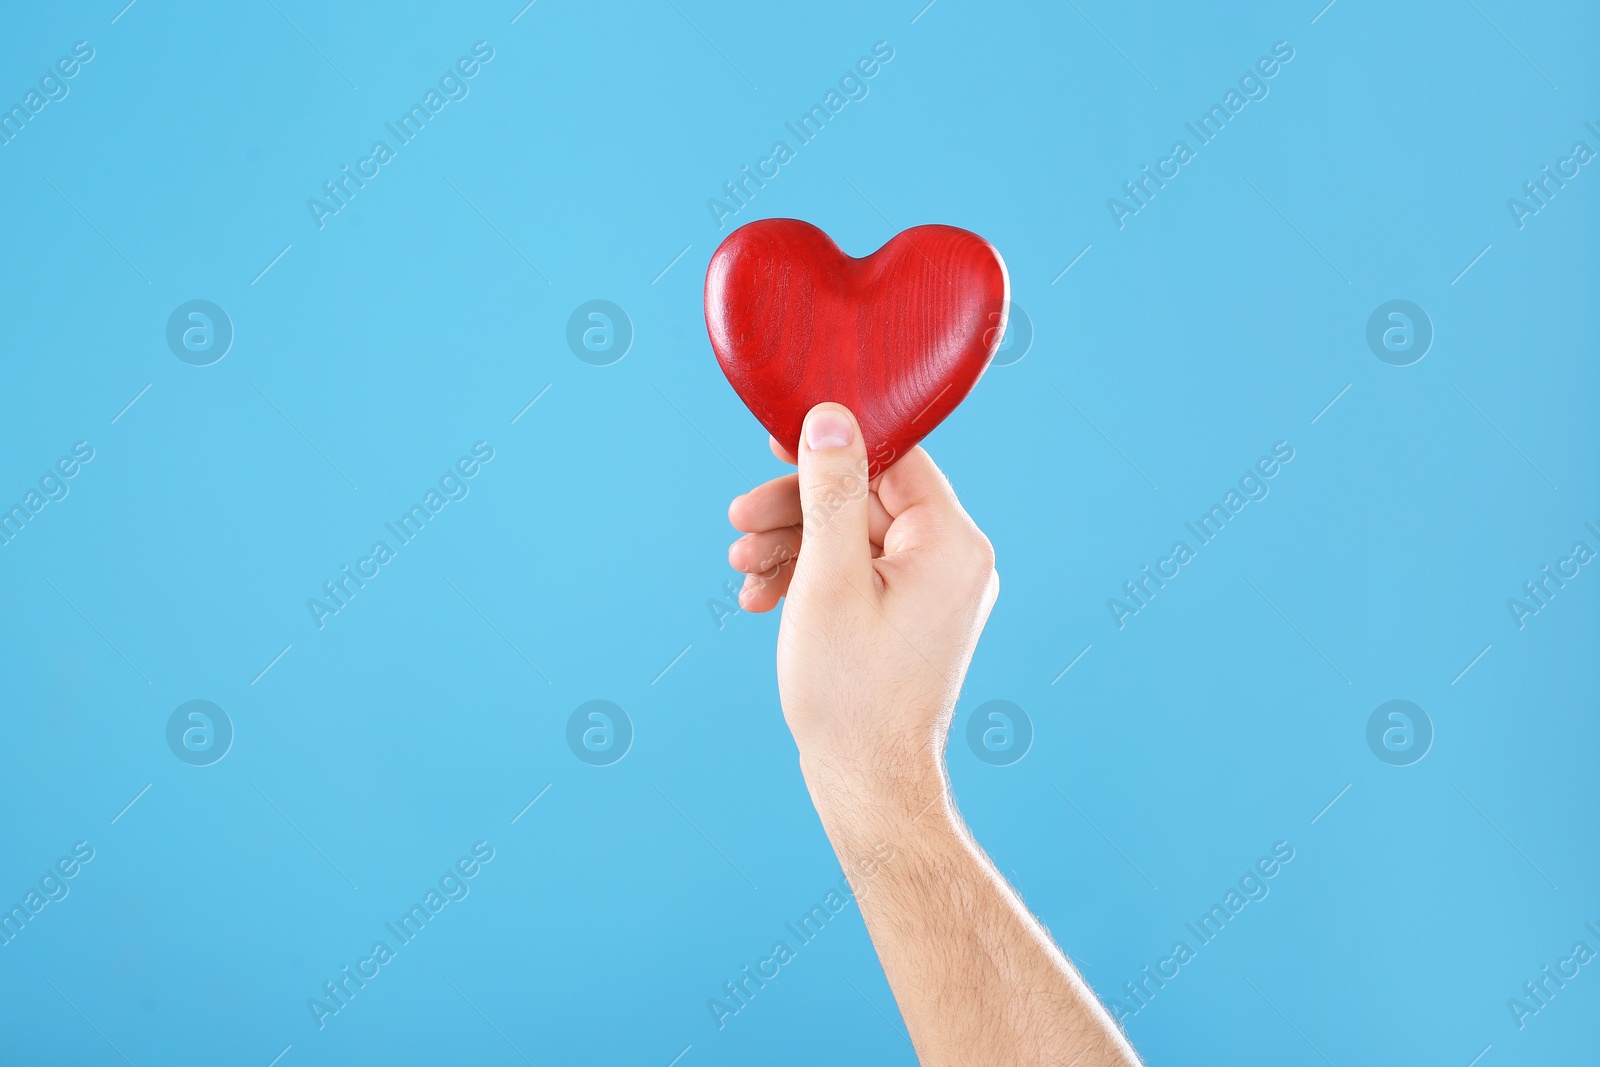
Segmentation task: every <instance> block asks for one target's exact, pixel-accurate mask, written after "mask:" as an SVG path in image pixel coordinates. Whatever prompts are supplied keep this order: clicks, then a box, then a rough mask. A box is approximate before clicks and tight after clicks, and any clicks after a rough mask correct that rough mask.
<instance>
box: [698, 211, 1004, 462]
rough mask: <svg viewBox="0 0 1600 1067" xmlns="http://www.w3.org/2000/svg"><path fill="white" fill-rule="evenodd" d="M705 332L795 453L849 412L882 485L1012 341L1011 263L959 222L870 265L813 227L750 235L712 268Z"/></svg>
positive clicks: (755, 409)
mask: <svg viewBox="0 0 1600 1067" xmlns="http://www.w3.org/2000/svg"><path fill="white" fill-rule="evenodd" d="M705 302H706V329H707V331H708V332H709V333H710V335H711V347H712V349H713V350H715V352H716V353H717V362H719V363H720V364H722V372H723V373H724V374H726V375H727V376H728V381H729V382H730V383H732V385H733V388H734V391H735V392H737V393H738V394H739V398H740V399H741V400H743V401H744V402H745V405H746V406H747V407H749V409H750V411H751V413H752V414H754V415H755V417H756V418H757V419H759V420H760V422H761V425H763V426H765V427H766V428H767V430H768V432H769V433H771V434H772V436H773V437H775V438H777V439H778V442H779V443H780V444H782V445H783V446H784V447H785V448H787V449H788V450H789V452H790V454H791V455H798V454H799V452H798V446H799V443H800V429H801V425H802V423H803V422H804V421H805V416H806V412H808V411H810V410H811V408H812V407H813V406H815V405H817V404H820V403H822V402H823V401H828V400H831V401H834V402H836V403H840V404H843V405H845V406H846V407H848V408H849V409H850V410H851V411H852V412H854V413H855V416H856V419H857V421H858V422H860V424H861V431H862V435H863V436H864V438H865V440H866V445H867V457H868V472H869V474H870V475H871V476H873V477H876V476H877V474H878V473H879V472H880V471H882V470H883V469H884V468H886V467H888V466H889V465H890V464H892V463H893V462H894V461H895V460H896V459H898V458H899V457H900V456H903V455H905V454H906V453H907V452H908V451H910V450H911V449H912V448H914V447H915V446H916V444H917V442H919V441H921V440H922V439H923V438H924V437H926V436H927V435H928V434H929V433H930V432H931V431H932V430H933V428H934V427H935V426H937V425H939V423H941V422H943V421H944V418H945V416H947V415H949V414H950V412H952V411H954V410H955V408H956V405H957V404H959V403H961V401H962V400H964V399H966V396H967V394H968V393H969V392H971V391H972V387H973V386H974V385H976V384H977V381H978V378H979V377H980V376H982V374H983V371H984V368H986V367H987V366H988V365H989V360H990V359H992V358H993V357H994V353H995V350H996V349H998V348H999V347H1000V341H1001V338H1002V337H1003V335H1004V332H1005V323H1006V315H1007V312H1008V310H1009V302H1010V282H1009V280H1008V279H1007V277H1006V266H1005V263H1004V261H1002V260H1001V258H1000V253H999V252H996V251H995V249H994V246H992V245H991V244H989V242H988V241H985V240H984V239H983V238H982V237H979V236H978V235H977V234H975V233H970V232H968V231H966V230H961V229H957V228H956V227H954V226H915V227H913V228H911V229H909V230H905V231H903V232H901V233H898V234H896V235H895V236H894V237H893V238H891V239H890V241H889V243H888V244H886V245H884V246H883V247H882V248H880V249H878V250H877V251H876V252H874V253H872V255H870V256H867V257H865V258H864V259H855V258H853V257H851V256H847V255H845V253H844V252H843V251H841V250H840V248H839V246H838V245H836V244H834V243H833V239H832V238H830V237H829V236H828V235H827V234H825V233H823V232H822V231H821V230H819V229H817V227H815V226H813V225H811V224H810V223H809V222H801V221H799V220H798V219H765V220H763V221H760V222H752V223H750V224H749V225H747V226H741V227H740V228H739V229H737V230H735V231H734V232H733V233H731V234H729V235H728V238H727V240H725V241H723V242H722V246H721V247H720V248H718V249H717V251H716V254H715V255H713V256H712V257H711V266H710V268H709V269H707V271H706V295H705Z"/></svg>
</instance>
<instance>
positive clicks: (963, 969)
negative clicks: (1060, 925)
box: [802, 758, 1138, 1067]
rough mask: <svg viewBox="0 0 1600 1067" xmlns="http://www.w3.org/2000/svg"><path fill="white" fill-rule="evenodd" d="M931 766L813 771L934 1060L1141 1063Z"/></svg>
mask: <svg viewBox="0 0 1600 1067" xmlns="http://www.w3.org/2000/svg"><path fill="white" fill-rule="evenodd" d="M922 762H924V763H925V764H926V767H924V768H922V769H904V768H903V769H902V772H901V773H900V774H898V775H897V776H896V779H895V780H894V781H892V782H886V781H884V780H883V779H882V777H881V776H874V775H872V774H869V773H866V771H865V769H864V768H862V767H860V766H858V765H856V764H855V762H854V761H853V760H850V761H847V760H829V759H826V758H813V759H809V760H802V768H803V770H804V772H805V776H806V781H807V785H808V787H809V788H810V791H811V796H812V800H813V803H815V805H816V808H817V812H818V814H819V815H820V816H821V818H822V823H823V826H824V828H825V829H826V830H827V833H828V837H829V839H830V840H831V841H832V842H833V846H834V850H835V851H836V852H837V853H838V856H839V860H840V863H841V864H842V865H843V867H844V869H845V872H846V873H847V874H848V875H849V877H850V879H851V883H852V886H853V887H854V889H855V892H856V899H857V902H858V903H859V905H860V908H861V914H862V917H863V918H864V919H865V920H866V924H867V930H868V932H869V933H870V934H871V936H872V941H873V944H874V946H875V947H876V948H877V951H878V957H879V959H880V960H881V961H882V964H883V970H884V974H885V975H886V976H887V978H888V980H889V986H890V988H891V989H892V990H893V991H894V995H895V1000H896V1001H897V1003H898V1004H899V1006H900V1013H901V1016H902V1017H903V1018H904V1019H905V1021H906V1026H907V1028H908V1029H909V1030H910V1033H911V1039H912V1042H913V1043H914V1044H915V1046H916V1049H917V1054H918V1056H919V1057H920V1058H921V1061H922V1063H923V1064H924V1067H934V1065H945V1064H952V1065H954V1064H960V1065H969V1064H991V1063H993V1064H1000V1063H1004V1064H1073V1065H1077V1067H1108V1065H1119V1067H1121V1065H1127V1064H1137V1063H1138V1060H1137V1058H1136V1057H1135V1055H1134V1052H1133V1050H1132V1048H1131V1046H1129V1045H1128V1043H1127V1041H1126V1039H1125V1038H1124V1037H1123V1036H1122V1034H1121V1032H1120V1031H1119V1030H1118V1029H1117V1027H1116V1025H1115V1023H1113V1022H1112V1020H1111V1018H1110V1016H1109V1015H1107V1014H1106V1012H1105V1010H1104V1009H1103V1008H1102V1007H1101V1006H1100V1004H1099V1002H1098V1001H1097V1000H1096V999H1095V997H1094V993H1093V992H1092V991H1091V990H1090V989H1089V987H1088V986H1087V984H1086V983H1085V982H1084V981H1083V979H1082V978H1081V977H1080V976H1079V975H1078V973H1077V971H1076V970H1075V969H1074V968H1073V967H1072V965H1071V963H1069V962H1068V961H1067V960H1066V958H1065V957H1064V956H1063V955H1062V954H1061V952H1060V950H1059V949H1057V948H1056V946H1055V945H1054V943H1053V942H1052V941H1051V940H1050V937H1049V935H1048V934H1047V933H1046V932H1045V931H1044V929H1043V928H1042V927H1041V926H1040V925H1039V923H1038V921H1037V920H1036V919H1035V918H1034V917H1033V916H1032V915H1031V914H1030V913H1029V912H1028V910H1027V908H1026V907H1025V906H1024V905H1023V903H1022V901H1021V900H1020V899H1019V898H1018V897H1017V895H1016V893H1015V891H1014V890H1013V889H1012V888H1011V886H1010V885H1008V884H1007V883H1006V882H1005V880H1004V879H1003V878H1001V877H1000V875H999V873H998V872H997V871H996V870H995V868H994V865H993V864H992V863H991V862H990V861H989V858H988V857H987V856H986V855H985V854H984V853H983V851H982V850H981V849H980V848H979V847H978V845H977V843H976V842H974V841H973V840H972V838H971V835H970V834H969V833H968V832H967V829H966V826H965V825H964V824H963V823H962V821H961V817H960V815H959V813H958V812H957V811H956V810H955V806H954V803H953V801H952V800H951V798H950V795H949V790H948V787H947V784H946V781H945V776H944V772H943V769H942V767H940V766H939V765H938V763H937V761H936V760H932V759H925V760H923V761H922Z"/></svg>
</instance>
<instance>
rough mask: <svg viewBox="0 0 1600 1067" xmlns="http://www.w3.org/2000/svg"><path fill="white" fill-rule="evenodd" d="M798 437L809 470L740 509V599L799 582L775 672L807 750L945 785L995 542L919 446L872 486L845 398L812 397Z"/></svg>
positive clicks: (771, 597) (877, 773) (771, 598)
mask: <svg viewBox="0 0 1600 1067" xmlns="http://www.w3.org/2000/svg"><path fill="white" fill-rule="evenodd" d="M800 451H801V454H800V456H799V457H798V458H799V461H800V473H799V475H798V476H790V477H787V478H780V479H777V480H776V481H773V482H768V483H767V484H766V485H764V486H761V487H760V488H758V489H756V490H754V491H753V492H751V493H749V494H748V495H746V496H743V497H740V498H739V499H738V500H735V501H734V503H733V506H732V507H731V508H730V509H729V515H730V518H732V520H733V523H734V525H735V527H737V528H739V529H742V530H746V531H749V534H748V536H747V537H745V538H742V539H741V540H740V541H738V542H736V543H735V544H734V547H733V549H732V550H731V552H730V558H731V559H732V561H733V564H734V566H736V567H740V568H741V569H744V568H749V569H750V571H752V572H754V573H751V574H750V577H748V578H747V579H746V580H745V587H744V590H743V592H742V593H741V594H740V603H741V604H742V605H743V606H744V607H746V608H749V609H750V610H753V611H765V610H768V609H770V608H771V607H773V606H775V605H776V603H777V600H778V597H779V596H781V595H784V594H787V596H788V604H787V606H786V607H785V608H784V612H783V622H782V625H781V628H780V630H779V636H778V688H779V691H780V694H781V696H782V700H783V711H784V715H785V717H786V718H787V719H788V721H789V728H790V730H792V731H793V733H794V736H795V741H796V743H797V744H798V745H799V746H800V751H801V754H802V758H804V759H809V760H820V761H824V762H829V761H833V760H840V759H842V760H846V761H847V762H852V763H853V762H856V761H861V765H860V767H859V770H861V771H862V772H863V773H865V774H867V775H868V776H869V778H878V777H882V776H892V777H893V778H894V779H895V780H897V781H902V782H904V781H905V779H907V778H908V777H920V778H922V779H924V780H925V782H926V783H931V784H932V785H933V787H934V788H935V789H937V788H938V784H939V783H940V782H941V781H942V779H943V773H942V770H941V768H942V765H943V751H944V739H945V734H946V733H947V732H948V730H949V725H950V716H951V714H952V713H953V711H954V709H955V704H956V697H957V695H958V694H959V692H960V688H961V679H962V677H963V675H965V674H966V670H967V663H968V661H970V660H971V658H972V651H973V648H974V646H976V644H977V641H978V634H979V633H980V632H981V631H982V629H983V624H984V621H985V620H986V619H987V618H988V617H989V609H990V607H991V606H993V604H994V601H995V596H996V594H997V593H998V591H999V586H1000V579H999V576H998V575H997V574H996V573H995V569H994V551H993V549H991V548H990V547H989V540H988V538H986V537H984V536H983V534H982V532H980V531H979V530H978V528H977V526H976V525H974V524H973V522H972V520H971V519H970V518H968V517H967V513H966V512H964V511H962V510H961V505H960V504H959V503H958V502H957V501H956V498H955V493H954V492H953V491H952V490H951V488H950V483H949V482H948V481H946V480H945V477H944V475H943V474H941V473H940V472H939V469H938V468H937V467H935V466H934V465H933V460H931V459H930V458H929V457H928V454H927V453H926V452H924V451H923V450H922V449H920V448H918V449H915V450H913V451H912V452H911V454H910V455H908V456H906V457H904V458H903V459H901V460H900V461H899V462H898V463H896V464H894V465H893V466H892V467H890V468H889V469H888V470H887V471H885V472H884V473H883V475H882V476H881V477H880V478H879V479H878V481H877V482H876V484H874V485H870V486H869V484H868V482H867V475H866V471H867V454H866V449H865V447H864V446H863V444H862V442H861V434H860V432H859V430H858V429H857V427H856V423H855V419H854V418H853V417H852V416H851V414H850V412H849V411H848V410H847V409H846V408H843V407H841V406H839V405H837V404H822V405H819V406H818V407H817V408H816V409H815V410H814V411H812V412H811V415H810V417H809V418H808V419H807V420H806V426H805V437H804V440H803V441H802V443H801V446H800ZM801 530H803V531H804V551H803V553H802V552H800V551H799V548H800V546H799V544H798V542H799V541H800V539H801ZM796 557H798V558H796ZM784 560H787V562H783V561H784ZM774 563H778V566H777V567H776V570H775V572H774V566H773V565H774ZM932 796H933V793H931V792H930V793H928V795H927V796H926V797H924V802H926V800H928V799H931V798H932Z"/></svg>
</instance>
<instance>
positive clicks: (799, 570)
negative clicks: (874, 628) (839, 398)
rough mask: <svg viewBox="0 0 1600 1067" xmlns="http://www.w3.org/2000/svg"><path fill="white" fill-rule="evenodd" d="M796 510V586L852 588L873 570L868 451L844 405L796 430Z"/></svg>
mask: <svg viewBox="0 0 1600 1067" xmlns="http://www.w3.org/2000/svg"><path fill="white" fill-rule="evenodd" d="M796 458H797V459H798V460H799V465H800V507H801V512H802V519H801V521H802V523H803V524H804V529H805V545H804V548H803V549H802V551H801V553H800V559H799V561H798V562H797V563H796V564H795V581H796V582H797V583H800V584H810V583H811V582H814V581H817V580H818V579H822V580H824V581H828V580H839V579H842V580H845V581H848V582H850V583H851V584H852V585H854V586H855V587H856V588H858V589H859V588H862V584H861V583H862V582H864V581H865V580H866V578H867V577H868V576H869V572H870V571H871V569H872V543H871V541H870V539H869V535H868V528H867V519H868V514H869V510H868V500H867V493H868V480H867V448H866V444H865V442H864V441H863V440H862V437H861V427H860V425H858V424H857V422H856V418H855V416H854V415H852V414H851V413H850V409H849V408H847V407H845V406H844V405H842V404H818V405H817V406H816V407H814V408H812V409H811V411H810V413H809V414H807V415H806V421H805V426H804V427H803V428H802V429H801V431H800V446H799V455H798V456H797V457H796Z"/></svg>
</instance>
